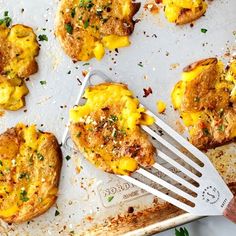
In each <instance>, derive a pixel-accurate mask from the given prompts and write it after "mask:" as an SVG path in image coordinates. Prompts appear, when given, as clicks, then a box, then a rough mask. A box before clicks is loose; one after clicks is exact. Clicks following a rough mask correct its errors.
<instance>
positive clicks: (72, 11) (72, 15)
mask: <svg viewBox="0 0 236 236" xmlns="http://www.w3.org/2000/svg"><path fill="white" fill-rule="evenodd" d="M70 15H71V17H72V18H74V17H75V8H73V9H72V10H71V13H70Z"/></svg>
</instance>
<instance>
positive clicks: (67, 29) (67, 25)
mask: <svg viewBox="0 0 236 236" xmlns="http://www.w3.org/2000/svg"><path fill="white" fill-rule="evenodd" d="M65 29H66V31H67V33H68V34H72V33H73V26H72V25H71V23H67V24H65Z"/></svg>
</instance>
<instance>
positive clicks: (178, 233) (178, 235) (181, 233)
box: [175, 227, 189, 236]
mask: <svg viewBox="0 0 236 236" xmlns="http://www.w3.org/2000/svg"><path fill="white" fill-rule="evenodd" d="M175 236H189V233H188V230H187V229H186V228H185V227H184V228H182V227H181V228H180V229H179V230H178V229H175Z"/></svg>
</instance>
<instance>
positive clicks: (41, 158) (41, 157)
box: [37, 152, 44, 161]
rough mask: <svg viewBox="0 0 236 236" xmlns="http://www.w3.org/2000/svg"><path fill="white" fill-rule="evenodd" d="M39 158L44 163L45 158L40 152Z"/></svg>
mask: <svg viewBox="0 0 236 236" xmlns="http://www.w3.org/2000/svg"><path fill="white" fill-rule="evenodd" d="M37 158H38V159H39V160H40V161H43V160H44V156H43V155H42V154H41V153H39V152H37Z"/></svg>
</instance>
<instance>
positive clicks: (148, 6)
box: [144, 3, 159, 15]
mask: <svg viewBox="0 0 236 236" xmlns="http://www.w3.org/2000/svg"><path fill="white" fill-rule="evenodd" d="M144 9H145V10H148V11H150V12H151V13H152V14H153V15H154V14H157V13H158V12H159V8H158V7H157V6H156V5H155V3H147V4H145V5H144Z"/></svg>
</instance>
